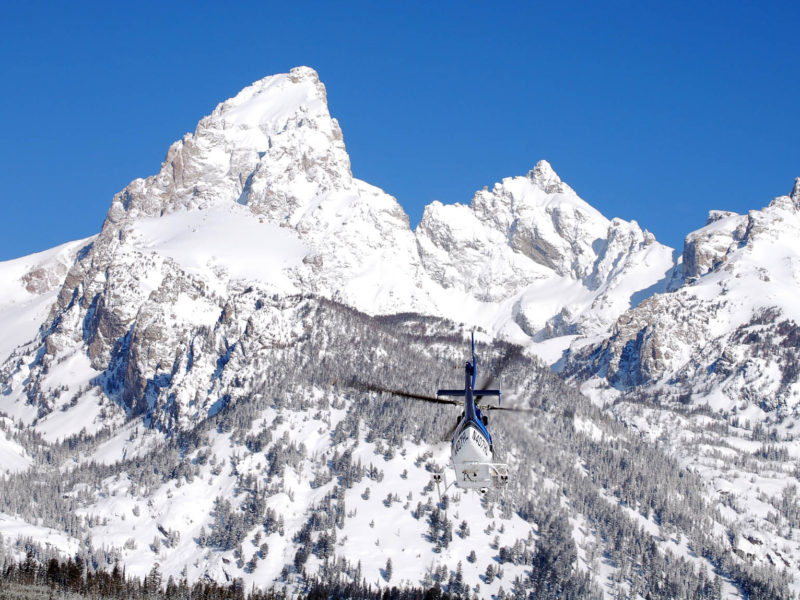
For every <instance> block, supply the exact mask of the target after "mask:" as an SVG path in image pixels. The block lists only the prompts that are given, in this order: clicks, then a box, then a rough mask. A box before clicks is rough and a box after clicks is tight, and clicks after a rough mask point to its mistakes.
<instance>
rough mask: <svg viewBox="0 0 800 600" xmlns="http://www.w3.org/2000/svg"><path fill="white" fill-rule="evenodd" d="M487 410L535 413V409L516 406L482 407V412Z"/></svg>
mask: <svg viewBox="0 0 800 600" xmlns="http://www.w3.org/2000/svg"><path fill="white" fill-rule="evenodd" d="M487 410H507V411H510V412H535V409H533V408H523V407H515V406H481V411H483V412H485V411H487Z"/></svg>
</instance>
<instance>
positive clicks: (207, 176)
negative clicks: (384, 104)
mask: <svg viewBox="0 0 800 600" xmlns="http://www.w3.org/2000/svg"><path fill="white" fill-rule="evenodd" d="M351 187H353V178H352V173H351V171H350V158H349V156H348V154H347V151H346V149H345V145H344V141H343V138H342V132H341V129H340V128H339V124H338V122H337V121H336V119H333V118H332V117H331V116H330V113H329V111H328V105H327V100H326V92H325V86H324V85H323V84H322V82H320V80H319V77H318V76H317V73H316V71H314V70H313V69H311V68H309V67H297V68H295V69H292V71H291V72H290V73H286V74H280V75H272V76H270V77H265V78H264V79H261V80H259V81H256V82H255V83H253V84H251V85H249V86H248V87H246V88H244V89H243V90H242V91H241V92H239V93H238V94H237V95H236V96H234V97H233V98H231V99H229V100H226V101H225V102H222V103H220V104H219V105H218V106H217V107H216V108H215V109H214V111H213V112H212V113H211V114H210V115H208V116H207V117H204V118H203V119H201V120H200V122H199V123H198V125H197V128H196V129H195V131H194V133H191V134H186V135H185V136H184V137H183V139H181V140H179V141H177V142H175V143H174V144H173V145H172V146H171V147H170V149H169V150H168V152H167V156H166V159H165V160H164V162H163V163H162V165H161V170H160V171H159V173H158V174H157V175H154V176H152V177H148V178H147V179H136V180H134V181H133V182H131V184H130V185H129V186H128V187H127V188H125V190H123V191H122V192H120V193H119V194H117V195H116V196H115V197H114V201H113V202H112V205H111V208H110V210H109V212H108V217H107V222H106V225H109V226H112V227H113V226H115V225H116V224H118V223H120V222H121V221H122V220H124V219H126V218H137V217H140V216H159V215H163V214H165V213H170V212H173V211H174V210H177V209H180V208H196V207H199V208H204V207H208V206H211V205H214V204H218V203H220V202H222V203H234V202H235V203H239V204H243V205H247V206H249V207H250V208H251V210H252V211H253V212H255V213H259V214H268V215H269V216H271V217H272V218H274V219H275V220H281V221H296V218H295V217H297V216H298V213H300V212H303V211H304V210H305V209H306V208H307V206H308V203H309V202H311V201H312V200H313V199H314V198H315V197H316V196H318V195H319V194H320V193H324V192H329V191H333V190H342V189H347V188H351ZM292 224H296V223H292Z"/></svg>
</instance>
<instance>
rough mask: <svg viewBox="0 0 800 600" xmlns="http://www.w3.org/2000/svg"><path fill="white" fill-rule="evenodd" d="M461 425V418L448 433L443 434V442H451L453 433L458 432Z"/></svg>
mask: <svg viewBox="0 0 800 600" xmlns="http://www.w3.org/2000/svg"><path fill="white" fill-rule="evenodd" d="M459 425H461V420H460V419H459V420H458V421H456V424H455V425H453V426H452V427H451V428H450V429H449V430H448V431H447V433H445V434H444V435H443V436H442V441H443V442H449V441H450V440H452V439H453V434H454V433H455V432H456V429H457V428H458V426H459Z"/></svg>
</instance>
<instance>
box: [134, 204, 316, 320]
mask: <svg viewBox="0 0 800 600" xmlns="http://www.w3.org/2000/svg"><path fill="white" fill-rule="evenodd" d="M131 229H132V237H133V238H134V242H133V248H134V249H135V250H137V251H139V252H142V253H143V254H147V253H149V252H152V253H155V254H158V255H160V256H163V257H167V258H171V259H173V260H175V261H176V262H177V263H178V264H179V265H180V266H181V267H183V268H184V269H185V270H186V271H188V272H190V273H193V274H196V275H199V276H201V277H204V278H205V279H207V280H216V279H218V278H221V277H223V278H225V279H234V280H235V279H241V280H258V281H264V282H268V283H270V284H271V285H273V286H275V287H276V288H278V289H279V290H280V291H282V292H284V293H296V292H297V288H296V285H295V283H294V282H293V281H292V280H291V278H290V277H289V275H287V273H286V270H287V269H291V268H294V267H297V266H299V265H300V264H301V263H302V260H303V258H304V257H305V256H306V254H307V253H308V247H307V246H306V245H305V244H304V243H303V242H302V241H301V240H300V239H299V238H298V236H297V234H296V233H295V232H294V230H292V229H289V228H285V227H279V226H278V225H276V224H274V223H269V222H265V220H264V218H263V217H261V218H258V217H256V216H254V215H253V213H252V212H251V211H250V210H249V209H247V208H246V207H244V206H241V205H238V204H230V205H213V206H211V207H208V208H206V209H201V210H181V211H178V212H174V213H171V214H168V215H165V216H163V217H147V218H143V219H139V220H137V221H135V222H134V223H133V225H132V228H131ZM180 308H184V309H188V312H190V313H191V312H194V311H192V310H191V307H190V306H189V305H188V304H187V303H186V302H184V303H183V304H182V307H178V310H180ZM200 312H201V313H202V312H203V310H202V309H201V310H200ZM217 316H218V315H217Z"/></svg>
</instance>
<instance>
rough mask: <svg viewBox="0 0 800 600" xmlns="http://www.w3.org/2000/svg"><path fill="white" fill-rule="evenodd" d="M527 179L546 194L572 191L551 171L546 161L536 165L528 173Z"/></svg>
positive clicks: (550, 166) (551, 168)
mask: <svg viewBox="0 0 800 600" xmlns="http://www.w3.org/2000/svg"><path fill="white" fill-rule="evenodd" d="M528 179H530V180H531V181H532V182H533V183H534V185H536V186H537V187H539V188H540V189H541V190H542V191H544V192H545V193H547V194H557V193H565V192H567V191H570V192H571V191H572V188H570V187H569V186H568V185H567V184H566V183H564V182H563V181H561V178H560V177H559V176H558V174H557V173H556V172H555V171H554V170H553V167H552V165H551V164H550V163H549V162H547V161H546V160H540V161H539V162H537V163H536V166H535V167H533V169H531V170H530V171H529V172H528Z"/></svg>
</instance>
